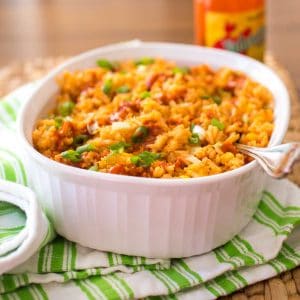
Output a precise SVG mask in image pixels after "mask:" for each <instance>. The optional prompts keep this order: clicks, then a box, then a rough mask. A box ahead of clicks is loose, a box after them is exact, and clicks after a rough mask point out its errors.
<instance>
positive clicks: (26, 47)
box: [0, 0, 300, 90]
mask: <svg viewBox="0 0 300 300" xmlns="http://www.w3.org/2000/svg"><path fill="white" fill-rule="evenodd" d="M133 38H139V39H143V40H157V41H174V42H185V43H192V42H193V4H192V0H151V1H149V0H0V68H1V67H2V66H4V65H7V64H9V63H12V62H14V61H24V60H30V59H34V58H36V57H48V56H60V55H63V56H69V55H73V54H77V53H79V52H81V51H85V50H88V49H90V48H95V47H99V46H101V45H104V44H107V43H111V42H118V41H123V40H128V39H133ZM267 49H268V50H269V51H271V52H272V53H273V54H274V56H275V57H276V58H277V59H278V60H279V61H280V62H281V63H282V64H283V65H284V66H286V67H287V68H288V70H289V71H290V72H291V74H292V76H293V78H294V80H295V81H296V84H297V87H298V90H299V89H300V60H299V54H298V53H299V49H300V0H285V1H283V0H269V1H268V3H267Z"/></svg>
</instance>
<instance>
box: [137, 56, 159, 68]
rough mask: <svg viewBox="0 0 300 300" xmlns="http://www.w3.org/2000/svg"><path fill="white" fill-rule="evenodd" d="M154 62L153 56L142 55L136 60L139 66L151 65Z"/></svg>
mask: <svg viewBox="0 0 300 300" xmlns="http://www.w3.org/2000/svg"><path fill="white" fill-rule="evenodd" d="M153 63H154V59H153V58H151V57H142V58H140V59H138V60H136V61H135V64H136V65H137V66H139V65H143V66H147V65H151V64H153Z"/></svg>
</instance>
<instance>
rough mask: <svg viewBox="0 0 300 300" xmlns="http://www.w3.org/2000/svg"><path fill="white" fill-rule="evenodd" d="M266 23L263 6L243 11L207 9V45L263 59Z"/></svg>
mask: <svg viewBox="0 0 300 300" xmlns="http://www.w3.org/2000/svg"><path fill="white" fill-rule="evenodd" d="M264 25H265V16H264V9H263V8H260V9H257V10H251V11H246V12H241V13H224V12H215V11H207V13H206V17H205V33H206V34H205V45H206V46H209V47H215V48H221V49H227V50H231V51H235V52H239V53H243V54H246V55H249V56H252V57H253V58H256V59H259V60H262V59H263V54H264V39H265V27H264Z"/></svg>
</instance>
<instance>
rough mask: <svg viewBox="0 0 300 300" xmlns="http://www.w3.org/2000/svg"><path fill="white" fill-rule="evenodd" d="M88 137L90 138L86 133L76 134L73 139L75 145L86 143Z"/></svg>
mask: <svg viewBox="0 0 300 300" xmlns="http://www.w3.org/2000/svg"><path fill="white" fill-rule="evenodd" d="M88 139H89V136H88V135H86V134H79V135H76V136H75V137H74V139H73V145H75V146H79V145H81V144H84V143H85V142H86V141H87V140H88Z"/></svg>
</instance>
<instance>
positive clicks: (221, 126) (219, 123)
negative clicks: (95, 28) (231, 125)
mask: <svg viewBox="0 0 300 300" xmlns="http://www.w3.org/2000/svg"><path fill="white" fill-rule="evenodd" d="M211 125H213V126H216V127H217V128H218V129H219V130H223V129H224V128H225V125H224V124H223V123H222V122H220V121H219V120H218V119H215V118H213V119H212V120H211Z"/></svg>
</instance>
